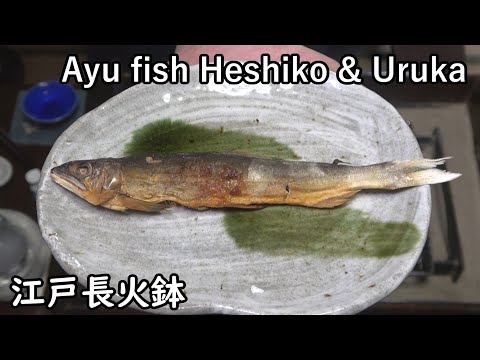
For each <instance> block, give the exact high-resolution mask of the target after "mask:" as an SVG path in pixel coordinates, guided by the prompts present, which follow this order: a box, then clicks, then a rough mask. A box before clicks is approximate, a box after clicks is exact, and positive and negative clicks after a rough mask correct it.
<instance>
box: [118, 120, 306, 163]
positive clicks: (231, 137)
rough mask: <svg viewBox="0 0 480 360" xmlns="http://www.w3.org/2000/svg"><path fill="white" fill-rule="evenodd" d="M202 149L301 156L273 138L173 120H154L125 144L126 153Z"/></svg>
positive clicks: (284, 156)
mask: <svg viewBox="0 0 480 360" xmlns="http://www.w3.org/2000/svg"><path fill="white" fill-rule="evenodd" d="M202 151H218V152H235V153H244V154H250V155H255V156H271V157H278V158H282V159H298V158H299V157H298V156H297V155H296V154H295V152H294V151H293V150H291V149H290V148H289V147H288V146H285V145H283V144H280V143H279V142H277V141H276V140H275V139H273V138H271V137H266V136H258V135H255V134H246V133H240V132H235V131H228V130H226V129H224V128H223V127H220V128H218V129H209V128H206V127H204V126H198V125H190V124H187V123H185V122H183V121H179V120H177V121H172V120H171V119H164V120H159V121H155V122H152V123H150V124H147V125H145V126H144V127H142V128H140V129H138V130H137V131H135V132H134V134H133V137H132V141H131V142H130V143H128V144H127V145H126V147H125V154H126V155H137V154H144V153H148V152H155V153H172V152H202Z"/></svg>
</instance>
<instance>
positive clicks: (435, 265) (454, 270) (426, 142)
mask: <svg viewBox="0 0 480 360" xmlns="http://www.w3.org/2000/svg"><path fill="white" fill-rule="evenodd" d="M417 140H418V143H419V144H420V148H421V149H422V152H423V155H424V157H426V158H431V159H438V158H443V157H445V154H444V152H443V147H442V141H441V134H440V129H438V128H435V129H434V131H433V133H432V135H431V136H417ZM442 167H443V169H445V170H446V168H445V165H443V166H442ZM434 186H435V188H432V206H441V207H442V208H441V209H440V211H439V213H441V214H442V215H443V216H442V220H444V221H442V222H441V224H442V225H441V233H442V237H443V240H444V246H445V250H446V254H447V256H446V258H440V259H435V258H434V257H433V256H432V251H431V250H432V243H433V242H441V241H442V239H439V238H438V237H434V236H432V234H431V232H432V229H431V226H432V225H430V229H429V231H428V234H427V240H426V244H425V247H424V249H423V252H422V254H421V256H420V258H419V260H418V262H417V264H416V266H415V268H414V269H413V271H412V272H411V274H410V275H411V276H414V277H418V278H419V279H421V280H425V279H426V278H427V277H429V276H432V275H440V276H450V277H451V279H452V281H453V282H456V281H457V280H458V279H459V277H460V275H461V274H462V272H463V269H464V262H463V254H462V248H461V244H460V239H459V236H458V226H457V221H456V218H455V208H454V207H453V201H452V193H451V188H450V183H443V184H439V185H434Z"/></svg>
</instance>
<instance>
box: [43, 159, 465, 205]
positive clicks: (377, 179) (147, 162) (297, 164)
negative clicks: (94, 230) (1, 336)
mask: <svg viewBox="0 0 480 360" xmlns="http://www.w3.org/2000/svg"><path fill="white" fill-rule="evenodd" d="M445 160H447V158H444V159H435V160H429V159H419V160H406V161H390V162H384V163H380V164H373V165H366V166H350V165H343V164H335V163H334V164H331V163H330V164H327V163H317V162H307V161H293V160H281V159H275V158H259V157H251V156H245V155H237V154H224V153H174V154H165V155H145V156H135V157H125V158H119V159H112V158H108V159H96V160H90V161H88V160H87V161H78V162H71V163H68V165H67V164H64V165H62V168H61V169H57V168H55V169H53V170H52V178H53V180H54V181H56V182H57V183H58V184H60V185H62V186H63V187H65V188H67V189H68V190H70V191H72V192H74V193H75V194H76V195H78V196H80V197H82V198H84V199H85V200H87V201H89V202H90V203H92V204H94V205H101V206H104V207H106V208H109V209H112V210H117V211H125V210H128V209H132V210H140V211H149V212H151V211H161V210H164V209H166V208H168V207H169V206H171V205H172V204H178V205H181V206H184V207H188V208H192V209H206V208H247V209H248V208H251V209H254V208H259V207H264V206H268V205H298V206H306V207H316V208H329V207H335V206H339V205H342V204H344V203H345V202H346V201H347V200H348V199H349V198H351V197H352V196H353V195H355V194H356V193H357V192H359V191H361V190H363V189H385V190H394V189H399V188H404V187H412V186H420V185H428V184H436V183H440V182H446V181H451V180H453V179H455V178H457V177H459V176H460V174H454V173H449V172H446V171H444V170H440V169H436V167H437V166H438V165H441V164H443V163H444V162H445ZM85 167H88V168H89V169H91V170H89V171H88V172H85V171H84V170H82V171H83V172H84V174H83V175H82V176H80V175H79V171H80V170H79V169H81V168H85ZM58 168H60V167H58ZM71 172H73V174H71ZM85 174H87V175H85Z"/></svg>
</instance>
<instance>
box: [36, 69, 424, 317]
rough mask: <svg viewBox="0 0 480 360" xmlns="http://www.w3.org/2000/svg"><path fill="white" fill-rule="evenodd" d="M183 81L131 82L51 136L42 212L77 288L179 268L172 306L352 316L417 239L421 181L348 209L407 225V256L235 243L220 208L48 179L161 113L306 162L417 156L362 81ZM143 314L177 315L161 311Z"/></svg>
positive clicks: (403, 269)
mask: <svg viewBox="0 0 480 360" xmlns="http://www.w3.org/2000/svg"><path fill="white" fill-rule="evenodd" d="M190 78H191V79H192V82H191V83H190V84H188V85H164V86H160V85H137V86H134V87H132V88H130V89H128V90H126V91H124V92H123V93H121V94H119V95H117V96H116V97H114V98H112V99H111V100H109V101H107V102H106V103H105V104H103V105H102V106H100V107H99V108H97V109H95V110H93V111H91V112H89V113H88V114H86V115H84V116H83V117H82V118H80V119H79V120H78V121H76V122H75V123H74V124H73V125H72V126H71V127H70V128H69V129H67V130H66V131H65V132H64V133H63V135H62V136H61V137H60V138H59V139H58V140H57V142H56V143H55V145H54V147H53V149H52V151H51V153H50V154H49V156H48V158H47V160H46V162H45V165H44V168H43V174H42V179H41V181H40V186H39V191H38V213H39V224H40V227H41V230H42V234H43V237H44V238H45V240H46V242H47V243H48V245H49V246H50V248H51V250H52V252H53V254H54V256H55V258H56V259H57V261H58V262H59V263H60V264H61V266H62V267H63V268H64V269H65V270H66V271H67V272H68V273H71V274H75V275H77V276H78V278H79V281H80V282H81V283H82V284H84V285H86V282H87V280H86V279H87V275H89V274H110V275H111V282H110V284H111V286H113V287H114V288H117V286H118V282H119V281H120V280H125V279H127V277H128V276H129V275H130V274H135V275H137V276H138V278H143V279H147V280H152V279H153V277H154V275H155V274H158V273H160V274H163V275H164V276H165V277H168V276H169V274H172V273H176V274H178V276H179V278H180V279H181V280H183V281H185V282H186V292H187V296H188V301H187V302H185V303H183V304H181V305H180V309H179V310H177V311H176V312H175V313H234V314H353V313H357V312H359V311H361V310H363V309H365V308H367V307H368V306H370V305H372V304H373V303H375V302H378V301H379V300H381V299H382V298H383V297H385V296H386V295H388V294H389V293H390V292H392V291H393V290H394V289H395V288H396V287H397V286H398V285H399V284H400V283H401V282H402V280H403V279H404V278H405V277H406V276H407V275H408V273H409V272H410V271H411V270H412V268H413V266H414V265H415V263H416V261H417V259H418V257H419V255H420V253H421V250H422V248H423V246H424V243H425V238H426V232H427V228H428V224H429V219H430V206H431V205H430V188H429V187H428V186H422V187H417V188H411V189H406V190H403V191H399V192H395V193H370V192H369V193H360V194H358V195H357V196H356V197H355V198H354V200H353V201H352V202H350V203H349V205H348V207H349V208H352V209H359V210H362V211H363V212H365V213H366V214H368V216H369V217H371V218H372V219H376V220H379V221H382V222H388V221H397V222H409V223H412V224H414V225H415V226H416V228H417V229H418V232H419V234H420V238H419V240H418V241H417V242H416V243H415V245H414V246H413V247H412V248H411V249H410V250H409V251H408V252H406V253H402V254H398V255H397V254H395V255H392V256H387V257H356V256H341V257H335V256H330V257H322V256H316V255H315V254H312V255H308V254H306V255H301V256H299V255H284V256H280V255H275V256H274V255H268V254H266V253H263V252H255V251H250V250H248V249H245V248H241V247H238V246H237V245H236V242H235V241H234V240H233V239H232V238H231V237H230V236H229V234H228V233H227V231H226V228H225V224H224V221H223V216H224V213H223V212H222V211H203V212H198V211H194V210H188V209H184V208H180V207H177V208H174V209H173V210H172V211H169V212H168V213H166V214H156V215H151V214H142V213H130V214H128V215H125V214H120V213H116V212H113V211H109V210H106V209H101V208H96V207H93V206H92V205H90V204H88V203H87V202H85V201H84V200H82V199H80V198H78V197H76V196H75V195H73V194H71V193H69V192H68V191H66V190H65V189H63V188H61V187H59V186H58V185H57V184H55V183H53V181H52V180H51V179H50V177H49V171H50V169H51V168H52V167H53V166H55V165H59V164H61V163H64V162H66V161H70V160H76V159H90V158H98V157H119V156H122V155H123V149H124V146H125V144H126V143H127V142H129V141H130V139H131V135H132V132H133V131H134V130H136V129H138V128H139V127H141V126H143V125H145V124H147V123H150V122H152V121H155V120H158V119H161V118H167V117H170V118H175V119H182V120H184V121H186V122H188V123H190V124H201V125H204V126H207V127H213V128H220V127H222V126H223V127H224V128H225V129H228V130H237V131H245V132H253V133H255V134H259V135H265V136H271V137H274V138H275V139H276V140H277V141H279V142H281V143H283V144H286V145H288V146H289V147H290V148H291V149H293V150H294V151H295V152H296V153H297V154H298V155H299V156H300V157H301V160H308V161H321V162H332V161H333V160H334V159H337V158H341V159H342V160H344V161H348V162H350V163H353V164H357V165H364V164H370V163H376V162H383V161H389V160H394V159H396V160H402V159H414V158H422V154H421V152H420V148H419V146H418V143H417V141H416V139H415V137H414V135H413V133H412V131H411V130H410V128H409V127H408V125H407V124H406V123H405V121H404V120H403V119H402V118H401V116H400V115H399V114H398V113H397V111H396V110H395V109H394V108H393V107H392V106H391V105H390V104H389V103H387V102H386V101H385V100H383V99H382V98H381V97H379V96H378V95H376V94H375V93H373V92H371V91H370V90H368V89H366V88H365V87H363V86H356V85H342V84H340V83H338V82H337V81H336V79H335V76H334V75H333V74H332V76H331V77H330V80H329V81H328V82H327V83H325V84H324V85H288V86H287V85H235V86H234V85H227V84H224V85H217V84H213V82H212V83H211V84H208V85H201V84H199V83H198V82H196V81H197V80H196V79H198V68H197V67H196V66H194V67H192V68H191V77H190ZM255 119H260V121H259V122H258V123H257V122H255V121H254V120H255ZM245 226H248V225H245ZM332 234H334V233H332ZM386 236H387V237H388V233H387V234H386ZM320 240H321V239H319V241H320ZM387 240H388V239H387ZM401 241H402V240H401V239H400V241H399V247H400V246H401V245H402V244H401ZM132 306H134V305H132ZM149 311H154V312H159V313H172V311H171V310H170V309H169V308H168V307H162V308H158V309H155V310H149Z"/></svg>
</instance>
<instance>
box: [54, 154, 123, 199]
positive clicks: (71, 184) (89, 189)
mask: <svg viewBox="0 0 480 360" xmlns="http://www.w3.org/2000/svg"><path fill="white" fill-rule="evenodd" d="M50 175H51V178H52V180H53V181H55V182H56V183H57V184H59V185H61V186H63V187H64V188H65V189H67V190H69V191H71V192H72V193H74V194H76V195H77V196H79V197H81V198H82V199H84V200H86V201H88V202H89V203H91V204H93V205H100V204H103V203H105V202H107V201H109V200H110V199H112V198H113V197H115V195H116V194H117V191H118V190H119V189H120V187H121V180H122V178H121V171H120V163H119V162H117V161H115V159H98V160H76V161H70V162H67V163H65V164H62V165H60V166H57V167H54V168H52V170H51V171H50Z"/></svg>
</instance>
